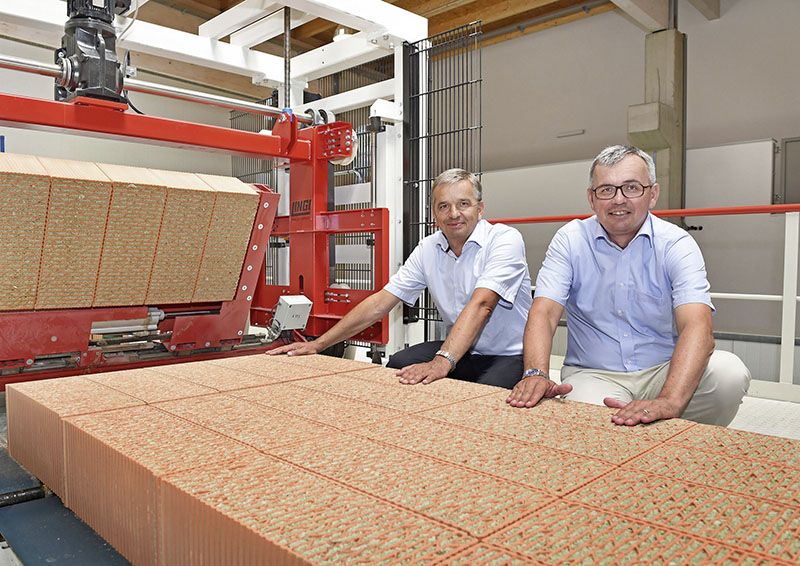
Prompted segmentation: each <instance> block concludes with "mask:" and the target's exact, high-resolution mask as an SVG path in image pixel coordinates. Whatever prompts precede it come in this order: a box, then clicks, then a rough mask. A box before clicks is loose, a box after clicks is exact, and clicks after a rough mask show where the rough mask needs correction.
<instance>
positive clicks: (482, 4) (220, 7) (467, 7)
mask: <svg viewBox="0 0 800 566" xmlns="http://www.w3.org/2000/svg"><path fill="white" fill-rule="evenodd" d="M241 1H242V0H149V1H148V2H147V3H146V4H144V5H143V6H142V7H141V9H140V10H139V14H138V18H139V19H141V20H142V21H146V22H150V23H154V24H158V25H162V26H166V27H170V28H173V29H178V30H181V31H185V32H189V33H197V28H198V27H199V26H200V24H202V23H205V22H207V21H208V20H210V19H211V18H213V17H215V16H217V15H219V14H220V13H222V12H223V11H225V10H227V9H229V8H232V7H233V6H235V5H237V4H239V2H241ZM387 1H388V2H389V3H390V4H394V5H396V6H398V7H399V8H403V9H404V10H408V11H410V12H414V13H415V14H419V15H421V16H424V17H426V18H428V20H429V35H435V34H437V33H441V32H445V31H449V30H451V29H453V28H456V27H459V26H462V25H465V24H469V23H472V22H474V21H476V20H481V21H482V24H483V26H482V27H483V30H484V34H485V38H484V41H483V45H491V44H494V43H498V42H501V41H507V40H509V39H513V38H514V37H519V36H520V35H524V34H528V33H533V32H535V31H539V30H541V29H547V28H549V27H553V26H556V25H563V24H566V23H568V22H571V21H575V20H577V19H581V18H584V17H588V16H592V15H594V14H599V13H602V12H607V11H609V10H612V9H614V4H612V3H611V2H610V1H609V2H607V3H605V4H600V3H598V0H495V1H493V2H487V1H486V0H387ZM691 1H692V2H693V3H700V2H705V3H712V2H713V1H714V0H691ZM336 28H337V24H336V23H334V22H330V21H327V20H324V19H316V20H312V21H310V22H308V23H306V24H304V25H302V26H299V27H297V28H295V29H294V30H292V54H293V55H297V54H300V53H305V52H307V51H310V50H312V49H315V48H317V47H320V46H322V45H325V44H327V43H328V42H330V41H331V39H332V37H333V34H334V32H335V30H336ZM225 40H227V38H225ZM255 49H258V50H260V51H264V52H267V53H271V54H274V55H278V56H280V55H282V54H283V38H282V37H281V36H278V37H276V38H274V39H272V40H270V41H269V42H266V43H262V44H261V45H258V46H256V47H255ZM136 62H137V63H138V64H139V66H140V67H141V68H142V69H143V70H150V71H151V72H154V73H157V74H169V73H170V72H172V76H175V77H176V78H186V77H195V78H196V79H199V80H200V81H204V80H209V81H213V83H214V84H215V85H217V86H219V87H220V88H222V89H224V90H226V91H228V92H240V93H241V94H242V95H245V96H248V97H252V96H254V95H255V94H256V93H257V92H260V90H261V89H260V88H258V87H253V86H252V85H248V84H247V79H244V78H242V77H237V76H234V75H227V74H226V73H219V72H215V73H212V74H206V75H204V76H202V77H200V76H199V75H198V72H197V69H196V68H193V67H192V66H188V65H182V64H181V63H175V62H173V61H166V60H165V61H164V64H163V65H160V64H158V60H157V58H154V57H144V56H140V57H138V58H137V61H136ZM221 76H228V77H229V79H230V80H223V79H221V78H220V77H221Z"/></svg>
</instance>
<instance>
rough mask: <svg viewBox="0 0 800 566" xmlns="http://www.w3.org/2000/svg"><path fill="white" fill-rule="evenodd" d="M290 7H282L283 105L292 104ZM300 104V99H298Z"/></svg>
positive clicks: (287, 106)
mask: <svg viewBox="0 0 800 566" xmlns="http://www.w3.org/2000/svg"><path fill="white" fill-rule="evenodd" d="M291 96H292V9H291V8H290V7H289V6H286V7H285V8H284V9H283V107H284V108H291V106H292V99H291ZM298 104H302V100H301V101H298Z"/></svg>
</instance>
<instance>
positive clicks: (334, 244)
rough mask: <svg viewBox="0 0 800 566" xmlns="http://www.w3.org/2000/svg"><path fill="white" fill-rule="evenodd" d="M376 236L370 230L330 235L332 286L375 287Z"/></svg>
mask: <svg viewBox="0 0 800 566" xmlns="http://www.w3.org/2000/svg"><path fill="white" fill-rule="evenodd" d="M374 249H375V237H374V236H373V235H372V234H371V233H369V232H363V233H352V234H334V235H332V236H331V237H330V250H331V272H330V282H329V285H330V286H331V287H338V288H342V289H361V290H372V289H374V288H375V277H374V275H375V258H374V255H375V254H374Z"/></svg>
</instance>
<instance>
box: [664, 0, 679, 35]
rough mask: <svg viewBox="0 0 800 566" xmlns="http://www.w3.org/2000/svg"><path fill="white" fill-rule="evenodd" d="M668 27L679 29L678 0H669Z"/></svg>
mask: <svg viewBox="0 0 800 566" xmlns="http://www.w3.org/2000/svg"><path fill="white" fill-rule="evenodd" d="M667 29H678V0H669V5H668V12H667Z"/></svg>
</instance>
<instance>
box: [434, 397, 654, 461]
mask: <svg viewBox="0 0 800 566" xmlns="http://www.w3.org/2000/svg"><path fill="white" fill-rule="evenodd" d="M484 400H485V399H484V398H482V399H476V400H471V401H464V402H461V403H455V404H452V405H449V406H447V407H439V408H436V409H430V410H426V411H424V412H422V413H420V414H421V415H423V416H426V417H428V418H431V419H434V420H438V421H442V422H447V423H451V424H457V425H461V426H464V427H466V428H471V429H473V430H479V431H480V430H483V431H486V432H490V433H492V434H496V435H497V436H502V437H506V438H512V439H515V440H519V441H522V442H527V443H530V444H538V445H541V446H547V447H549V448H555V449H557V450H563V451H564V452H571V453H573V454H578V455H581V456H588V457H590V458H596V459H599V460H604V461H606V462H612V463H615V464H619V463H622V462H625V461H626V460H629V459H631V458H633V457H634V456H637V455H638V454H641V453H643V452H645V451H647V450H650V449H651V448H653V447H655V446H657V445H658V444H659V443H660V442H661V440H660V439H659V438H658V437H657V436H656V437H653V436H650V434H649V433H648V429H647V428H646V427H636V428H635V431H636V432H635V433H633V434H632V433H631V432H630V431H631V430H634V428H633V427H619V426H618V427H615V428H613V429H606V428H603V427H602V426H601V427H594V426H588V425H587V424H586V423H587V420H588V419H581V420H580V421H578V423H579V424H580V426H576V422H574V421H573V422H571V421H561V420H558V419H552V418H547V417H544V416H539V414H538V413H536V412H534V411H528V410H524V409H519V408H515V407H511V406H509V405H506V404H505V403H502V404H492V405H486V404H485V403H483V401H484ZM587 407H591V405H587ZM626 428H627V430H626Z"/></svg>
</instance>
